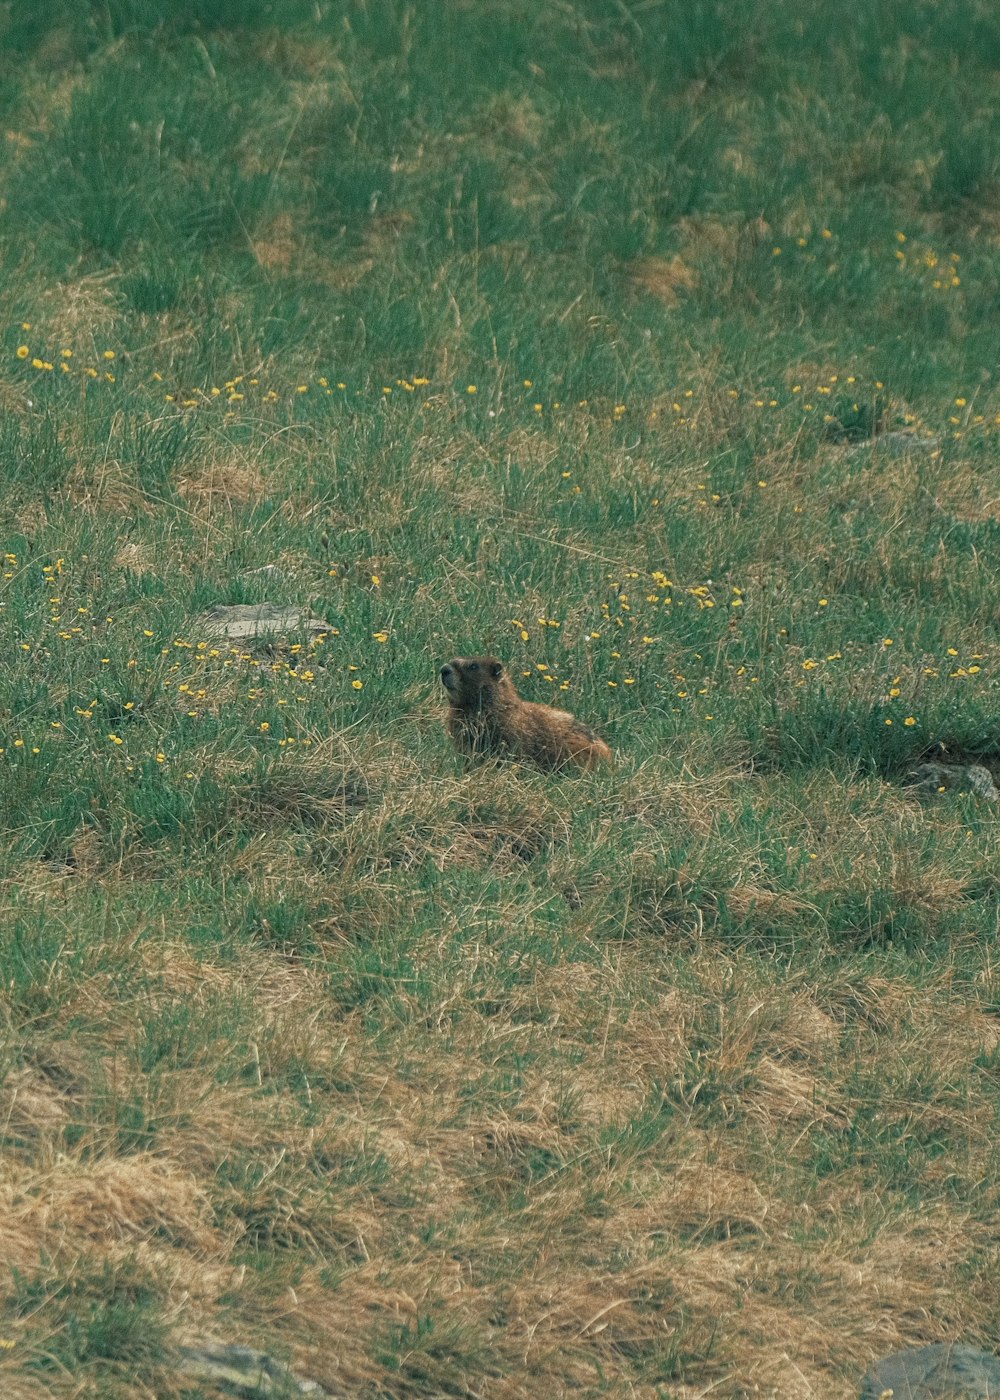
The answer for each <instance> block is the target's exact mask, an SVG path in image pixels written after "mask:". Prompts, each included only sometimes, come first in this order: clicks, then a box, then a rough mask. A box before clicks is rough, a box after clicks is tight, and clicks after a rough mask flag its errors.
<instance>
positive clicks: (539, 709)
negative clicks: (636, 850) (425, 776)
mask: <svg viewBox="0 0 1000 1400" xmlns="http://www.w3.org/2000/svg"><path fill="white" fill-rule="evenodd" d="M441 683H442V685H443V686H444V688H445V690H446V691H447V692H448V703H449V706H450V708H449V710H448V717H447V719H446V720H445V725H446V727H447V729H448V733H449V734H450V735H451V737H452V739H453V740H454V741H455V743H456V745H457V746H458V748H459V749H460V750H461V751H462V753H464V754H468V755H469V756H470V757H472V758H501V757H505V756H506V757H508V758H527V759H531V761H532V762H533V763H537V764H539V765H540V767H542V768H563V767H565V766H566V765H567V764H569V763H578V764H580V765H581V766H582V767H584V768H595V767H596V766H597V765H598V764H599V763H603V762H604V761H605V759H609V758H610V757H611V750H610V749H609V748H608V746H607V744H606V743H605V742H604V740H603V739H601V738H599V736H598V735H596V734H595V733H594V731H593V730H592V729H590V728H589V727H588V726H587V725H586V724H581V723H580V721H579V720H578V719H575V718H574V717H573V716H572V715H571V714H568V713H567V711H566V710H554V709H553V708H552V707H551V705H536V704H534V703H533V702H532V701H530V700H522V699H521V697H520V695H518V693H517V691H516V689H515V688H514V682H513V681H512V680H511V678H510V676H509V675H508V674H507V672H506V670H505V668H504V664H503V662H502V661H498V660H497V658H496V657H495V656H456V657H455V658H454V660H452V661H449V662H448V664H447V666H442V667H441Z"/></svg>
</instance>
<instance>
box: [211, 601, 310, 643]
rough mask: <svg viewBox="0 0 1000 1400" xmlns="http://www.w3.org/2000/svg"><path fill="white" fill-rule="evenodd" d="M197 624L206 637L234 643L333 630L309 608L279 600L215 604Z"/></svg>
mask: <svg viewBox="0 0 1000 1400" xmlns="http://www.w3.org/2000/svg"><path fill="white" fill-rule="evenodd" d="M194 625H195V627H196V628H197V629H198V631H199V632H200V633H202V634H203V635H204V636H206V637H223V638H225V639H227V640H228V641H232V642H244V641H251V640H252V639H253V638H254V637H267V638H272V637H279V636H286V635H287V634H288V633H292V632H313V633H318V632H330V631H332V628H331V626H330V624H329V623H328V622H324V621H323V619H322V618H316V617H310V615H309V613H308V611H307V610H306V609H305V608H295V607H292V608H285V607H280V606H279V605H278V604H277V603H234V604H231V605H227V604H225V603H215V604H214V605H213V606H212V607H210V608H206V610H205V611H204V612H203V613H200V614H199V615H198V617H196V618H195V622H194Z"/></svg>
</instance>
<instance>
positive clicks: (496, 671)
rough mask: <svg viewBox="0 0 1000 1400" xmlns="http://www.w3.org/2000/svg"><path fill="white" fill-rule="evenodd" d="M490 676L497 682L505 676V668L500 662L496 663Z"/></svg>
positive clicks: (491, 669)
mask: <svg viewBox="0 0 1000 1400" xmlns="http://www.w3.org/2000/svg"><path fill="white" fill-rule="evenodd" d="M490 675H491V676H492V677H493V679H494V680H495V681H498V680H499V679H500V677H501V676H502V675H503V666H502V664H501V663H500V662H499V661H494V663H493V665H492V666H491V667H490Z"/></svg>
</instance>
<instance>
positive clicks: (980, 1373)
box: [859, 1342, 1000, 1400]
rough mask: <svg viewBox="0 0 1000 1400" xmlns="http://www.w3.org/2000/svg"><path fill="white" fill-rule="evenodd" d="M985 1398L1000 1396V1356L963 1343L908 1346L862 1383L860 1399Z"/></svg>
mask: <svg viewBox="0 0 1000 1400" xmlns="http://www.w3.org/2000/svg"><path fill="white" fill-rule="evenodd" d="M883 1396H884V1397H885V1400H889V1397H890V1396H891V1397H892V1400H983V1397H991V1400H997V1397H1000V1357H996V1356H993V1355H991V1353H990V1352H988V1351H980V1350H979V1348H978V1347H968V1346H963V1345H962V1343H960V1342H938V1343H937V1344H936V1345H934V1346H930V1347H907V1348H906V1349H905V1350H904V1351H894V1352H893V1353H892V1355H891V1356H887V1357H885V1358H884V1359H883V1360H882V1361H879V1362H878V1364H877V1365H875V1366H873V1367H872V1369H871V1370H870V1371H869V1372H868V1374H867V1375H866V1376H865V1378H864V1380H863V1381H862V1382H861V1395H860V1398H859V1400H882V1397H883Z"/></svg>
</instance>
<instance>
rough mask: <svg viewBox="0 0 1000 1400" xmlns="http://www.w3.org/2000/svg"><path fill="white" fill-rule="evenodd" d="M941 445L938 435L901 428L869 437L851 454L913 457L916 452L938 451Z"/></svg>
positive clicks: (853, 455)
mask: <svg viewBox="0 0 1000 1400" xmlns="http://www.w3.org/2000/svg"><path fill="white" fill-rule="evenodd" d="M940 446H941V443H940V441H939V439H938V438H936V437H921V436H920V435H919V434H917V433H911V432H907V431H905V430H900V431H899V432H893V433H879V434H878V435H877V436H876V437H873V438H868V439H867V440H866V441H865V442H861V443H858V445H857V447H855V448H853V449H852V450H851V453H850V455H851V456H852V457H858V456H860V455H861V454H862V453H865V452H873V453H881V454H882V456H884V457H911V456H913V455H914V454H915V453H923V454H928V453H932V452H937V451H938V449H939V448H940Z"/></svg>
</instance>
